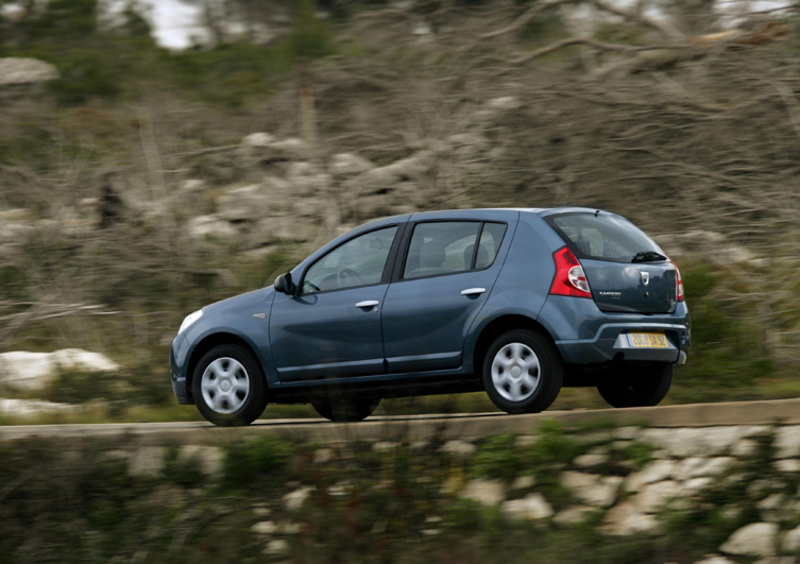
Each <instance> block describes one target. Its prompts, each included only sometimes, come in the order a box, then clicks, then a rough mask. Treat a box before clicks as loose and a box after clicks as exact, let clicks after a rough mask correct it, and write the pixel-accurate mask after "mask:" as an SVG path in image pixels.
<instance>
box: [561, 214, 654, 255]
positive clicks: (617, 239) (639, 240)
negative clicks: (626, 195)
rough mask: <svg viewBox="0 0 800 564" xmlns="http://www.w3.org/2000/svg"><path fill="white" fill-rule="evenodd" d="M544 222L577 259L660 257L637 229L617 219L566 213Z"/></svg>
mask: <svg viewBox="0 0 800 564" xmlns="http://www.w3.org/2000/svg"><path fill="white" fill-rule="evenodd" d="M545 221H547V223H548V224H550V226H551V227H553V229H555V231H556V232H557V233H558V234H559V235H560V236H561V238H562V239H563V240H564V242H565V243H567V245H568V246H569V247H570V250H571V251H573V252H574V253H575V254H576V255H578V257H579V258H593V259H601V260H613V261H619V262H630V261H631V260H632V259H633V257H634V256H635V255H636V254H637V253H641V252H648V251H652V252H656V253H660V254H663V251H662V250H661V249H660V248H659V246H658V245H656V244H655V242H654V241H653V240H652V239H650V237H648V236H647V235H645V233H644V232H643V231H642V230H641V229H639V228H638V227H636V226H635V225H634V224H633V223H631V222H630V221H628V220H627V219H623V218H621V217H615V216H611V215H604V214H597V215H596V214H593V213H569V214H561V215H554V216H548V217H546V218H545Z"/></svg>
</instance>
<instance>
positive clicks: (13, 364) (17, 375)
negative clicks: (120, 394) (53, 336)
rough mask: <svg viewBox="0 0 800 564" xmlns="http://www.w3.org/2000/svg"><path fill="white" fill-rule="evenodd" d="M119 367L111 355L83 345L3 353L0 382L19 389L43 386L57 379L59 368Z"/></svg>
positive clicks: (109, 369) (97, 369)
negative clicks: (82, 346) (81, 346)
mask: <svg viewBox="0 0 800 564" xmlns="http://www.w3.org/2000/svg"><path fill="white" fill-rule="evenodd" d="M119 369H120V366H119V365H118V364H116V363H115V362H113V361H111V360H110V359H109V358H108V357H106V356H104V355H102V354H100V353H93V352H88V351H84V350H81V349H62V350H59V351H55V352H52V353H32V352H24V351H17V352H8V353H3V354H0V382H3V383H5V384H6V385H7V386H9V387H11V388H15V389H19V390H41V389H42V388H44V387H46V386H47V385H48V384H49V383H50V382H51V381H52V380H53V379H55V377H56V376H57V375H58V373H59V371H60V370H76V371H82V372H115V371H117V370H119Z"/></svg>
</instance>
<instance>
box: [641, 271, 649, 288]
mask: <svg viewBox="0 0 800 564" xmlns="http://www.w3.org/2000/svg"><path fill="white" fill-rule="evenodd" d="M639 274H640V275H641V276H642V284H644V285H645V286H647V285H648V284H649V283H650V273H649V272H640V273H639Z"/></svg>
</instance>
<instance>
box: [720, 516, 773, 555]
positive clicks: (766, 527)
mask: <svg viewBox="0 0 800 564" xmlns="http://www.w3.org/2000/svg"><path fill="white" fill-rule="evenodd" d="M778 530H779V529H778V525H776V524H775V523H751V524H750V525H747V526H745V527H742V528H741V529H739V530H737V531H736V532H735V533H733V534H732V535H731V536H730V538H729V539H728V540H727V541H726V542H725V544H723V545H722V546H721V547H719V549H720V551H721V552H724V553H725V554H733V555H742V556H773V555H774V554H775V539H776V537H777V535H778Z"/></svg>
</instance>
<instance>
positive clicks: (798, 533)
mask: <svg viewBox="0 0 800 564" xmlns="http://www.w3.org/2000/svg"><path fill="white" fill-rule="evenodd" d="M781 548H782V549H783V552H785V553H786V554H797V552H798V551H800V527H795V528H794V529H792V530H791V531H789V532H788V533H786V534H785V535H784V537H783V543H781Z"/></svg>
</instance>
